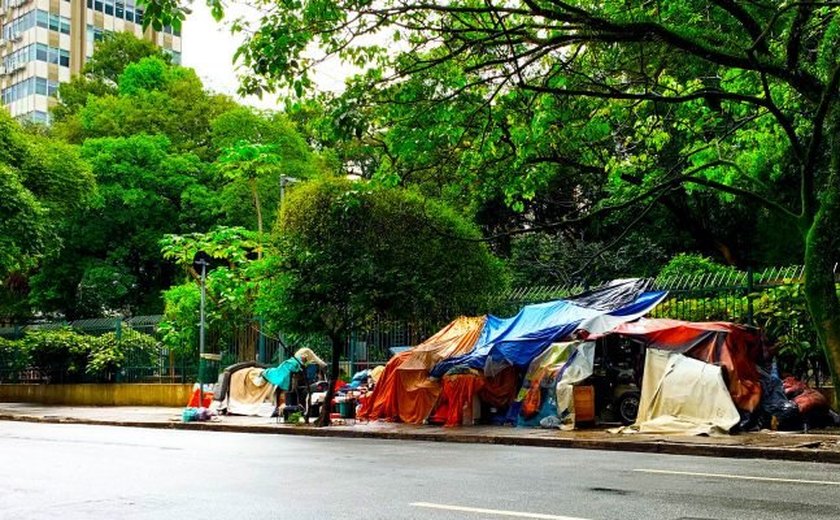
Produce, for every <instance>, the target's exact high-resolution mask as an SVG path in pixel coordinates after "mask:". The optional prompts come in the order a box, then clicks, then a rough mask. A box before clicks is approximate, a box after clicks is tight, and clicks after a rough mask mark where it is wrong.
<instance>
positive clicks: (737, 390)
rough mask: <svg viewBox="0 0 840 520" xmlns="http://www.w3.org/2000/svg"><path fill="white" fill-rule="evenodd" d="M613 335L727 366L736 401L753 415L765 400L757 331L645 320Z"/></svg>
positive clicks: (729, 325) (720, 324)
mask: <svg viewBox="0 0 840 520" xmlns="http://www.w3.org/2000/svg"><path fill="white" fill-rule="evenodd" d="M613 333H614V334H620V335H622V336H627V337H633V338H637V339H639V340H641V341H643V342H644V343H645V344H646V345H647V346H648V347H652V348H656V349H661V350H670V351H675V352H679V353H681V354H685V355H686V356H689V357H692V358H694V359H698V360H700V361H705V362H706V363H711V364H714V365H720V366H723V367H724V368H725V369H726V379H727V381H728V384H729V392H730V394H731V396H732V400H733V401H735V404H736V405H737V406H738V408H740V409H742V410H745V411H747V412H752V411H754V410H755V409H756V407H757V406H758V404H759V402H760V401H761V380H760V376H759V373H758V369H757V368H756V365H759V364H761V362H762V361H763V358H764V348H763V343H762V341H761V335H760V334H759V332H758V330H756V329H752V328H750V327H746V326H743V325H737V324H734V323H725V322H701V323H695V322H688V321H679V320H667V319H642V320H639V321H636V322H634V323H625V324H623V325H620V326H618V327H616V328H615V329H614V330H613Z"/></svg>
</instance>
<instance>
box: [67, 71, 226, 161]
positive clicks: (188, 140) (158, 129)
mask: <svg viewBox="0 0 840 520" xmlns="http://www.w3.org/2000/svg"><path fill="white" fill-rule="evenodd" d="M235 107H236V104H235V103H234V102H233V101H232V100H231V99H230V98H228V97H226V96H222V95H218V94H212V93H210V92H208V91H206V90H205V89H204V86H203V85H202V83H201V80H200V79H199V78H198V76H197V75H196V74H195V71H193V70H192V69H188V68H185V67H180V66H177V65H170V64H168V63H167V62H166V60H164V59H162V58H160V57H157V56H151V57H146V58H142V59H141V60H140V61H138V62H135V63H131V64H128V65H126V67H125V69H124V70H123V71H122V73H121V74H120V75H119V77H118V79H117V87H116V90H114V91H110V90H108V91H105V92H104V95H96V96H95V95H88V96H87V97H86V98H85V102H84V104H83V105H81V106H79V107H78V109H77V110H75V111H72V112H69V111H68V114H66V115H65V116H63V118H62V121H61V122H60V123H58V124H56V125H55V133H56V135H58V136H61V137H63V138H64V139H66V140H68V141H70V142H73V143H82V142H83V141H84V140H85V139H89V138H97V137H127V136H131V135H136V134H142V133H145V134H150V135H155V134H163V135H165V136H167V137H168V138H169V140H170V142H171V143H172V146H173V147H174V149H175V150H177V151H180V152H184V153H193V154H196V155H198V156H199V157H200V158H202V159H204V160H212V159H213V158H214V157H215V151H214V149H213V146H212V130H211V124H212V122H213V120H214V119H216V117H218V116H219V115H221V114H223V113H225V112H227V111H229V110H232V109H233V108H235Z"/></svg>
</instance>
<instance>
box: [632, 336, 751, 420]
mask: <svg viewBox="0 0 840 520" xmlns="http://www.w3.org/2000/svg"><path fill="white" fill-rule="evenodd" d="M740 419H741V417H740V414H739V413H738V409H737V408H736V407H735V404H734V403H733V402H732V398H731V397H730V396H729V390H728V389H727V388H726V384H725V383H724V381H723V374H722V370H721V367H718V366H715V365H711V364H709V363H704V362H702V361H699V360H697V359H692V358H690V357H686V356H683V355H682V354H679V353H676V352H668V351H665V350H656V349H650V350H648V351H647V356H646V358H645V373H644V378H643V379H642V396H641V400H640V403H639V415H638V417H637V419H636V423H635V424H633V425H632V426H629V427H627V428H621V429H619V430H618V431H621V432H625V433H633V432H639V433H660V434H675V433H683V434H690V435H699V434H706V435H712V434H723V433H728V432H729V430H731V429H732V428H733V427H734V426H735V425H737V424H738V422H739V421H740Z"/></svg>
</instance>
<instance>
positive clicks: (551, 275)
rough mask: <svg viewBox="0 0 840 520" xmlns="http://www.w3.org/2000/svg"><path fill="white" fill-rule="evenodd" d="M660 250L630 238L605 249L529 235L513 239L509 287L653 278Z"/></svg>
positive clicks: (646, 241) (566, 238)
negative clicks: (510, 283) (635, 277)
mask: <svg viewBox="0 0 840 520" xmlns="http://www.w3.org/2000/svg"><path fill="white" fill-rule="evenodd" d="M662 256H663V251H662V249H661V247H660V246H659V245H658V244H657V243H656V242H654V241H653V240H652V239H650V238H649V237H646V236H644V235H642V234H634V235H632V236H631V237H629V238H628V240H626V241H625V242H623V244H622V245H621V246H617V247H613V248H610V247H607V244H604V243H602V242H598V241H586V240H582V239H578V238H575V237H569V236H564V235H562V234H548V233H530V234H527V235H521V236H519V237H516V238H514V240H513V241H512V244H511V256H510V260H509V261H508V266H509V268H510V270H511V275H512V278H513V285H514V287H516V286H534V285H569V284H578V283H582V282H588V283H589V284H598V283H601V282H605V281H609V280H612V279H615V278H622V277H632V276H643V277H647V276H654V275H655V274H656V270H657V268H658V266H657V262H658V261H659V259H660V258H662Z"/></svg>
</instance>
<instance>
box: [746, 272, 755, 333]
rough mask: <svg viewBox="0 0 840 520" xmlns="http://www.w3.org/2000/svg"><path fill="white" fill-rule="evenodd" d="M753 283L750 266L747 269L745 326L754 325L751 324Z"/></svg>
mask: <svg viewBox="0 0 840 520" xmlns="http://www.w3.org/2000/svg"><path fill="white" fill-rule="evenodd" d="M754 283H755V281H754V280H753V268H752V266H750V267H747V324H748V325H754V323H753V293H754V292H755V291H754V289H755V286H754Z"/></svg>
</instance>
